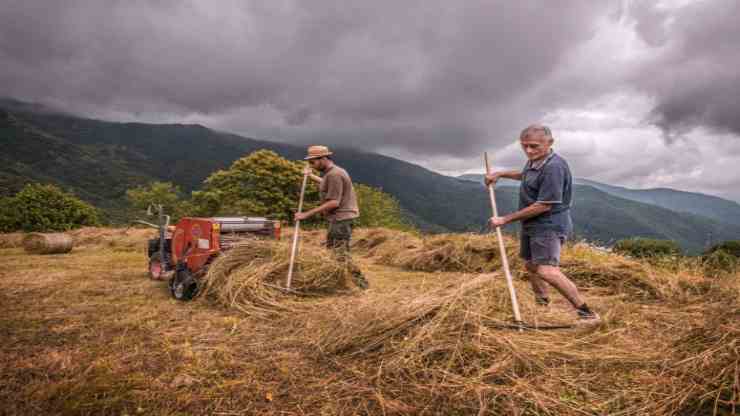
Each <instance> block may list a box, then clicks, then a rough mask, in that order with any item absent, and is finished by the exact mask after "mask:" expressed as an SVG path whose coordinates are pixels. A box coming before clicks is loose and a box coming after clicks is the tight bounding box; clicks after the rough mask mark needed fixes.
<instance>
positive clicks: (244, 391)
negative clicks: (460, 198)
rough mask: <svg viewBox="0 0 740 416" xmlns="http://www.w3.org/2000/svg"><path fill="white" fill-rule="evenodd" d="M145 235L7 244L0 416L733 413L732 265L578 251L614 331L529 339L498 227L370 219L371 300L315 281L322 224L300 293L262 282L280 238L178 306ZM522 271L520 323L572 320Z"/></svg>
mask: <svg viewBox="0 0 740 416" xmlns="http://www.w3.org/2000/svg"><path fill="white" fill-rule="evenodd" d="M150 235H151V231H149V230H129V231H124V230H120V229H85V230H79V231H76V232H75V233H74V237H75V241H76V246H75V248H74V249H73V250H72V252H71V253H69V254H63V255H29V254H26V253H25V252H23V250H22V249H21V248H19V247H18V245H17V241H19V240H20V239H19V236H17V235H12V236H7V237H6V236H0V259H2V262H3V265H4V267H2V268H0V340H1V341H0V415H5V414H8V415H42V414H43V415H47V414H71V415H88V414H89V415H93V414H95V415H97V414H115V415H123V414H127V415H137V414H146V415H183V414H214V415H252V414H265V415H272V414H280V415H317V414H318V415H354V414H368V415H375V414H384V415H405V414H422V415H468V414H507V415H509V414H511V415H691V414H696V415H712V414H714V415H734V414H738V413H740V301H739V300H738V299H739V297H738V295H740V276H738V275H737V274H736V275H729V276H723V277H712V278H709V277H705V276H703V275H702V273H701V269H700V268H698V267H695V265H692V264H690V263H685V264H684V263H680V262H677V263H674V264H666V265H664V266H656V265H651V264H648V263H641V262H637V261H634V260H630V259H627V258H624V257H621V256H617V255H613V254H610V253H604V252H601V251H597V250H594V249H591V248H590V247H588V246H587V245H584V244H578V245H573V246H570V247H568V248H567V249H566V251H565V252H564V256H563V269H564V270H565V272H566V273H568V274H570V275H571V276H572V277H573V279H574V280H575V281H576V282H577V284H578V285H579V287H580V288H582V291H583V293H584V295H585V297H586V298H587V300H588V302H589V304H590V305H592V307H593V308H594V309H596V310H597V311H598V312H599V313H600V314H601V315H602V318H603V321H602V323H600V324H599V325H596V326H592V327H584V328H576V329H563V330H549V331H545V330H539V331H525V332H523V333H520V332H517V331H516V330H512V329H508V328H506V324H507V323H508V321H509V320H510V316H511V309H510V305H509V300H508V294H507V292H506V285H505V281H504V279H503V276H502V274H501V273H500V271H499V270H498V268H499V267H500V259H499V255H498V251H497V250H496V245H495V241H494V240H492V236H478V235H449V236H444V235H443V236H420V235H414V234H407V233H399V232H395V231H389V230H382V229H375V230H358V231H357V233H356V236H355V242H354V244H353V250H354V253H355V254H354V258H355V260H356V261H357V263H358V264H359V265H360V267H362V269H363V270H364V271H365V274H366V276H367V278H368V280H369V282H370V285H371V286H370V289H369V290H367V291H364V292H363V291H359V290H352V289H351V288H349V289H347V288H344V283H343V284H339V285H338V286H337V287H336V288H335V287H334V286H333V285H331V284H327V282H326V281H325V280H320V279H318V277H320V276H328V275H332V276H333V274H332V273H335V272H336V267H335V266H334V264H333V263H332V260H331V258H330V257H329V256H327V254H326V253H325V252H323V251H322V249H321V248H320V246H319V245H320V243H321V240H322V238H323V236H322V234H320V233H316V232H310V233H306V234H305V238H304V241H303V243H302V247H301V256H302V263H301V265H300V267H301V270H303V271H304V272H305V274H304V275H303V277H302V278H299V280H298V281H299V282H302V283H300V285H303V286H300V285H299V287H300V288H302V290H303V289H305V293H303V292H301V293H297V294H295V296H293V295H288V294H284V293H281V294H280V295H279V296H278V295H277V294H276V292H274V291H269V289H270V288H271V286H269V285H272V284H275V283H279V281H280V276H281V274H282V273H283V272H284V270H285V265H284V261H285V255H284V253H285V250H286V247H285V246H287V242H285V243H284V244H283V245H277V246H274V247H271V248H270V249H269V250H266V249H265V250H264V251H260V252H259V253H260V254H259V255H254V256H253V257H249V255H248V254H247V253H245V254H244V255H243V256H242V257H241V258H240V259H237V258H235V257H234V258H232V259H230V260H229V259H224V261H223V262H222V263H221V264H220V266H219V267H220V268H219V269H215V267H214V269H215V270H214V273H213V274H212V276H210V277H209V278H210V279H213V280H212V281H209V286H208V290H207V291H206V294H205V295H203V296H200V297H198V298H197V299H196V300H194V301H192V302H188V303H182V302H177V301H175V300H172V299H171V298H170V297H169V294H168V292H167V288H166V283H165V282H156V281H152V280H149V279H148V278H147V274H146V259H145V257H144V249H145V240H146V238H147V237H148V236H150ZM506 245H507V251H508V252H509V253H511V255H512V257H511V258H512V260H513V259H514V255H515V253H516V252H517V247H516V242H515V241H513V240H511V241H507V244H506ZM256 250H257V249H255V251H256ZM260 250H262V249H261V248H260ZM245 251H249V250H246V249H245ZM255 251H251V252H252V253H254V252H255ZM311 254H313V255H314V256H315V257H314V258H313V259H309V258H308V256H309V255H311ZM512 265H513V267H516V268H520V267H521V264H520V262H518V261H512ZM216 272H218V273H216ZM340 275H341V273H340V274H338V275H337V276H340ZM515 276H516V279H515V280H516V282H515V285H516V288H517V293H518V296H519V300H520V303H521V305H520V307H521V310H522V315H523V317H524V319H525V320H526V321H527V322H529V323H533V324H538V325H561V324H568V323H570V322H572V321H573V316H572V312H571V311H570V310H569V308H568V305H567V304H566V302H565V301H564V300H563V299H562V298H561V297H560V296H558V295H557V294H553V296H552V297H553V299H554V304H553V305H552V306H551V307H550V308H548V309H543V308H542V307H539V306H536V305H535V303H534V299H533V297H532V295H531V292H530V290H529V288H528V283H527V282H526V276H525V275H524V274H523V273H521V272H517V273H515ZM338 278H339V277H337V279H338ZM301 279H303V280H301ZM345 283H346V282H345ZM265 284H266V285H267V286H266V285H265ZM350 285H351V284H350ZM313 288H318V289H321V290H318V291H311V290H309V289H313ZM326 288H330V289H331V290H324V289H326ZM307 294H310V296H306V295H307ZM245 305H246V306H245Z"/></svg>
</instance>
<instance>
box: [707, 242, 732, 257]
mask: <svg viewBox="0 0 740 416" xmlns="http://www.w3.org/2000/svg"><path fill="white" fill-rule="evenodd" d="M717 250H724V251H726V252H727V253H729V254H732V255H733V256H735V257H739V258H740V240H728V241H724V242H722V243H719V244H715V245H714V246H712V248H710V249H709V250H707V252H706V254H711V253H714V252H715V251H717Z"/></svg>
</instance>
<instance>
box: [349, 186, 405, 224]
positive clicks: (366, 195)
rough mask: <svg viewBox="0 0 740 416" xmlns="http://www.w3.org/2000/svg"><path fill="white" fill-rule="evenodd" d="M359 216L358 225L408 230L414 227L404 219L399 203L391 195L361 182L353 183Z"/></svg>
mask: <svg viewBox="0 0 740 416" xmlns="http://www.w3.org/2000/svg"><path fill="white" fill-rule="evenodd" d="M354 188H355V193H356V194H357V205H359V208H360V218H359V219H358V220H357V221H356V223H355V225H356V226H358V227H366V228H367V227H383V228H391V229H396V230H404V231H409V230H411V229H413V228H414V227H413V226H412V225H411V224H410V223H409V222H408V220H406V218H405V217H404V215H403V212H402V211H401V205H400V204H399V203H398V200H396V198H394V197H393V196H391V195H389V194H387V193H385V192H383V191H381V190H380V189H377V188H373V187H370V186H367V185H363V184H355V185H354Z"/></svg>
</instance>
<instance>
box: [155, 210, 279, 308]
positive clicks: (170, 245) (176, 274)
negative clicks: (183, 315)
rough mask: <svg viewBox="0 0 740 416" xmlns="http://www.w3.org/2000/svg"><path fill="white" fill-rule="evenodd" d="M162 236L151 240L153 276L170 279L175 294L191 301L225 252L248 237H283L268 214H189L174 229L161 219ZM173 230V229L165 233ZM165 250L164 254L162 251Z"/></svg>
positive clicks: (170, 285) (181, 298)
mask: <svg viewBox="0 0 740 416" xmlns="http://www.w3.org/2000/svg"><path fill="white" fill-rule="evenodd" d="M160 217H161V216H160ZM160 224H161V225H160V236H163V237H164V241H162V239H161V238H162V237H159V238H155V239H152V240H149V246H148V249H147V255H148V256H149V276H150V277H151V278H152V279H155V280H169V288H170V293H171V294H172V297H174V298H175V299H178V300H190V299H192V298H193V297H194V296H195V295H196V294H197V293H198V290H199V282H200V278H201V277H202V276H203V275H205V273H206V272H207V270H208V266H209V265H210V264H211V262H212V261H213V260H214V259H215V258H216V257H218V256H219V255H220V254H221V253H222V252H224V251H226V250H228V249H229V248H231V247H233V246H234V245H237V244H239V241H240V240H243V239H245V238H255V237H262V238H270V239H279V238H280V221H275V220H270V219H267V218H264V217H211V218H193V217H185V218H182V219H181V220H180V221H178V222H177V225H175V227H174V229H171V227H167V224H166V222H165V223H164V224H162V221H160ZM162 228H163V229H164V230H167V229H168V228H170V229H169V232H162ZM161 253H164V254H161Z"/></svg>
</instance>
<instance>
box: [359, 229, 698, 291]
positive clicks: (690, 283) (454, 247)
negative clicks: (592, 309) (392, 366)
mask: <svg viewBox="0 0 740 416" xmlns="http://www.w3.org/2000/svg"><path fill="white" fill-rule="evenodd" d="M505 247H506V251H507V256H508V258H509V263H510V267H511V270H512V272H514V273H517V274H518V275H519V276H521V277H524V278H526V276H527V273H526V272H525V271H524V270H523V263H522V261H521V259H520V258H519V246H518V242H517V241H515V240H514V239H512V238H508V237H506V238H505ZM352 248H353V250H354V251H355V252H357V253H359V254H361V255H364V256H366V257H369V258H371V259H372V260H373V261H375V262H377V263H379V264H384V265H389V266H395V267H399V268H402V269H405V270H414V271H423V272H436V271H442V272H461V273H490V272H496V271H499V270H500V269H501V267H502V264H501V256H500V251H499V247H498V242H497V241H496V239H495V236H494V235H490V234H488V235H480V234H439V235H432V236H427V237H425V238H420V237H417V236H415V235H413V234H410V233H404V232H398V231H393V230H388V229H382V228H381V229H370V230H360V232H359V233H358V236H357V238H356V239H355V241H354V242H353V245H352ZM561 266H562V270H563V272H564V273H565V274H566V275H567V276H569V277H570V278H571V279H572V280H573V281H574V282H575V283H576V285H578V286H579V287H602V288H606V289H608V290H609V291H610V292H612V293H618V294H626V295H628V296H631V297H633V299H637V300H641V301H653V300H665V299H670V298H671V297H676V296H679V295H682V294H684V292H686V291H692V290H693V291H700V290H702V288H701V286H700V285H701V284H702V282H701V280H702V279H698V280H697V279H696V276H695V275H691V274H686V273H683V274H677V273H675V272H674V271H669V270H664V269H662V268H659V267H654V266H651V265H649V264H646V263H642V262H639V261H636V260H630V259H627V258H625V257H623V256H619V255H616V254H611V253H601V252H597V251H596V250H593V249H591V248H590V247H589V246H588V245H587V244H575V245H569V246H567V247H566V248H565V250H564V252H563V260H562V264H561ZM677 300H682V299H677Z"/></svg>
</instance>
